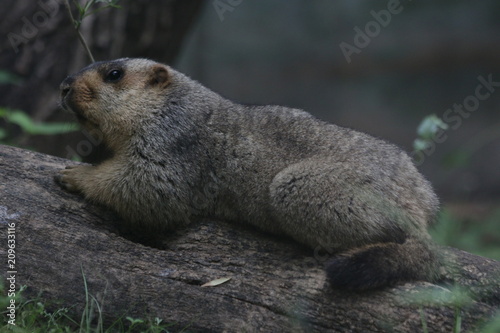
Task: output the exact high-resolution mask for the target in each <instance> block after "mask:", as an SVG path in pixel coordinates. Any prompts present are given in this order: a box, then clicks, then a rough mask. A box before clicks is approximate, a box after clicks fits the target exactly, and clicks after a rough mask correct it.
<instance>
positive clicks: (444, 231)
mask: <svg viewBox="0 0 500 333" xmlns="http://www.w3.org/2000/svg"><path fill="white" fill-rule="evenodd" d="M430 232H431V234H432V237H433V239H434V240H435V241H436V242H437V243H438V244H441V245H448V246H452V247H456V248H458V249H461V250H464V251H467V252H470V253H474V254H477V255H480V256H484V257H488V258H492V259H496V260H500V245H499V244H500V209H499V210H496V211H495V212H493V213H492V214H490V215H489V216H488V217H487V218H483V219H482V220H474V219H470V218H462V219H459V218H456V217H454V216H453V215H452V213H450V211H448V210H443V212H441V214H440V217H439V221H438V223H436V226H435V227H434V228H432V229H431V230H430Z"/></svg>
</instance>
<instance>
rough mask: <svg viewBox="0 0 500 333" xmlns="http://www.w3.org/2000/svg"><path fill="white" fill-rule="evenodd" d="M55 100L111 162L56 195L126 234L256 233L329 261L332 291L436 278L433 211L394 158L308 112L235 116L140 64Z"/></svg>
mask: <svg viewBox="0 0 500 333" xmlns="http://www.w3.org/2000/svg"><path fill="white" fill-rule="evenodd" d="M120 73H121V75H120ZM61 90H62V99H61V104H62V106H63V108H65V109H68V110H71V111H73V112H74V113H75V114H76V115H77V117H78V119H79V121H80V122H81V123H82V124H83V126H85V127H86V128H88V129H93V130H99V131H101V132H102V134H103V137H104V140H105V142H106V144H107V145H108V146H109V147H110V149H111V150H112V151H113V157H112V158H110V159H108V160H107V161H104V162H103V163H101V164H99V165H96V166H78V167H74V168H70V169H66V170H63V171H62V174H61V176H60V177H58V181H59V182H60V183H61V184H62V185H63V186H64V187H65V188H67V189H68V190H72V191H78V192H82V193H83V194H84V195H85V196H86V197H87V198H88V199H89V200H92V201H94V202H98V203H101V204H104V205H107V206H108V207H110V208H112V209H114V210H115V211H116V212H118V213H119V214H120V215H121V216H122V217H123V218H124V220H125V221H126V223H128V224H129V225H130V226H131V227H140V228H141V229H152V230H157V229H163V230H168V229H172V228H176V227H178V226H179V225H185V224H187V223H189V222H190V221H193V220H196V219H198V218H203V217H209V218H215V219H223V220H228V221H235V222H246V223H249V224H253V225H255V226H257V227H259V228H261V229H263V230H266V231H269V232H273V233H277V234H285V235H288V236H289V237H291V238H293V239H295V240H296V241H299V242H301V243H304V244H306V245H308V246H310V247H311V248H313V249H317V248H324V249H327V250H328V251H333V252H335V253H337V256H336V257H335V258H334V259H333V260H332V261H331V263H330V264H329V268H328V269H327V271H328V275H329V277H330V281H331V282H332V284H333V285H334V286H337V287H345V288H351V289H361V290H362V289H373V288H378V287H382V286H386V285H391V284H394V283H396V282H398V281H404V280H410V279H428V280H431V279H433V278H434V276H435V271H436V265H437V262H438V260H437V257H436V255H435V254H434V253H433V251H432V250H431V248H432V246H431V245H430V242H429V236H428V234H427V231H426V228H427V226H428V224H429V223H430V222H431V221H432V220H433V218H434V215H435V213H436V210H437V208H438V200H437V198H436V196H435V194H434V192H433V191H432V188H431V186H430V185H429V183H428V182H427V181H426V180H425V179H424V178H423V177H422V176H421V175H420V174H419V173H418V171H417V170H416V169H415V167H414V165H413V164H412V161H411V160H410V158H409V157H408V156H407V155H406V154H405V153H404V152H402V151H401V150H400V149H398V148H397V147H395V146H393V145H391V144H388V143H386V142H384V141H381V140H378V139H375V138H373V137H370V136H368V135H366V134H363V133H359V132H356V131H353V130H349V129H346V128H342V127H338V126H335V125H332V124H327V123H324V122H322V121H319V120H317V119H315V118H314V117H312V116H311V115H310V114H308V113H306V112H304V111H302V110H297V109H291V108H286V107H280V106H243V105H239V104H236V103H233V102H231V101H228V100H226V99H224V98H222V97H220V96H219V95H217V94H216V93H214V92H212V91H210V90H209V89H207V88H205V87H203V86H201V85H200V84H198V83H197V82H195V81H193V80H191V79H189V78H187V77H186V76H184V75H182V74H181V73H179V72H177V71H175V70H173V69H172V68H170V67H168V66H165V65H162V64H159V63H155V62H153V61H150V60H145V59H118V60H115V61H110V62H101V63H96V64H93V65H91V66H89V67H87V68H84V69H83V70H82V71H80V72H79V73H77V74H75V75H73V76H70V77H68V78H67V79H66V80H65V81H64V82H63V83H62V84H61Z"/></svg>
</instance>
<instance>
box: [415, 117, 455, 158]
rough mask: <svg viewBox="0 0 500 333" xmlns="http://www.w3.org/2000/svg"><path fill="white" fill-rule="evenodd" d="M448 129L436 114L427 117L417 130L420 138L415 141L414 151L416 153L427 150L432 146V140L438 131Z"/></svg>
mask: <svg viewBox="0 0 500 333" xmlns="http://www.w3.org/2000/svg"><path fill="white" fill-rule="evenodd" d="M447 128H448V125H447V124H445V123H444V122H443V121H442V120H441V118H439V117H438V116H436V115H435V114H431V115H429V116H427V117H425V118H424V119H423V120H422V122H421V123H420V125H419V126H418V128H417V135H418V137H417V138H416V139H415V141H413V149H414V150H415V151H422V150H425V149H427V148H428V147H429V146H430V145H431V144H432V140H433V139H434V136H435V135H436V134H437V133H438V131H440V130H446V129H447Z"/></svg>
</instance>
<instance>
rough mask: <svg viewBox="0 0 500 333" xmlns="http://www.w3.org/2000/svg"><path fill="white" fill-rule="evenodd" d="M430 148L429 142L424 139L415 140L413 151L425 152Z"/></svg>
mask: <svg viewBox="0 0 500 333" xmlns="http://www.w3.org/2000/svg"><path fill="white" fill-rule="evenodd" d="M428 146H429V141H427V140H422V139H415V141H413V149H414V150H416V151H421V150H425V149H426V148H427V147H428Z"/></svg>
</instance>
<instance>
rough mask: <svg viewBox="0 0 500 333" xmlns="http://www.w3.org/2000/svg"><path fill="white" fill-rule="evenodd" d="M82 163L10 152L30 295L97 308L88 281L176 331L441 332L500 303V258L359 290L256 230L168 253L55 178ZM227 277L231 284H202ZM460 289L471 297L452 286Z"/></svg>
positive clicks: (5, 151)
mask: <svg viewBox="0 0 500 333" xmlns="http://www.w3.org/2000/svg"><path fill="white" fill-rule="evenodd" d="M74 163H75V162H71V161H68V160H64V159H61V158H57V157H52V156H49V155H43V154H40V153H34V152H31V151H26V150H21V149H18V148H12V147H8V146H0V170H1V172H0V189H1V191H0V228H1V229H0V238H1V243H0V255H1V256H2V258H6V256H7V233H8V224H11V226H12V223H14V224H15V228H14V229H15V237H16V247H15V254H16V258H15V260H16V261H15V267H14V269H13V268H12V267H11V268H7V269H5V270H3V271H2V272H1V273H0V274H1V275H2V277H3V278H4V279H5V278H6V277H7V275H8V273H7V271H9V270H15V271H17V273H16V283H17V285H18V286H20V285H27V286H28V289H27V292H28V295H38V294H39V293H41V297H42V298H43V299H44V300H46V301H51V300H58V301H60V302H59V303H58V304H59V305H60V306H68V307H70V306H73V305H75V307H73V308H72V309H73V310H74V311H75V313H81V309H82V307H83V306H84V304H85V292H84V282H83V274H84V275H85V279H86V281H87V284H88V290H89V292H90V293H91V294H92V295H94V296H96V297H97V298H98V299H99V301H100V304H101V306H102V307H103V311H104V315H105V317H106V318H107V319H109V320H112V319H116V318H118V317H120V316H122V315H124V314H127V315H129V316H133V317H140V318H145V317H151V318H154V317H158V318H161V319H163V320H164V321H165V322H171V323H176V325H175V326H174V327H173V328H172V330H173V331H176V330H177V331H178V330H182V329H183V328H185V327H189V330H190V331H199V332H233V331H248V332H256V331H262V332H325V331H332V332H387V331H389V330H391V329H392V330H393V331H395V332H422V331H423V330H422V320H421V316H422V315H423V316H424V318H425V323H426V324H427V327H428V330H429V332H451V331H452V328H453V325H454V315H455V310H456V308H457V307H458V306H460V313H461V321H462V329H463V331H467V332H469V331H474V330H475V329H477V328H478V327H479V325H480V324H481V323H482V322H484V321H485V320H488V319H490V318H491V317H492V316H493V315H494V313H495V311H496V310H497V309H498V308H499V307H500V281H499V274H500V262H497V261H494V260H491V259H486V258H483V257H479V256H475V255H472V254H469V253H466V252H463V251H460V250H456V249H452V248H443V249H442V250H443V253H444V254H445V256H446V257H447V258H449V263H448V265H447V266H446V267H443V274H442V275H443V276H442V278H443V281H444V282H443V283H442V285H435V284H431V283H427V282H418V281H417V282H412V283H406V284H402V285H399V286H397V287H394V288H388V289H385V290H381V291H376V292H369V293H348V292H345V291H337V290H333V289H332V288H330V286H329V285H328V283H327V282H325V274H324V272H323V268H322V266H323V261H322V256H320V254H319V253H316V254H314V253H313V251H311V250H309V249H306V248H303V247H301V246H298V245H297V244H295V243H294V242H293V241H290V240H288V239H281V238H278V237H274V236H271V235H267V234H264V233H262V232H260V231H258V230H254V229H252V228H249V227H245V226H240V225H229V224H226V223H223V222H215V221H203V222H201V223H196V224H192V225H190V226H189V227H188V228H186V229H184V230H179V231H177V232H175V233H173V234H169V235H163V236H162V237H164V239H163V242H162V244H161V246H158V247H149V246H145V245H142V244H139V243H136V242H132V241H131V240H129V239H127V238H125V237H123V235H122V233H120V232H119V229H120V228H119V223H120V220H119V218H117V217H116V216H115V215H114V214H113V213H111V212H110V211H108V210H106V209H105V208H102V207H98V206H96V205H93V204H91V203H88V202H86V201H84V200H83V199H82V198H81V197H80V196H78V195H75V194H70V193H67V192H65V191H63V190H62V189H61V188H59V187H58V186H57V185H56V184H55V183H54V181H53V176H54V175H55V174H56V173H57V172H58V170H60V169H62V168H64V167H65V166H66V165H68V164H74ZM11 230H12V229H11ZM11 233H12V231H11ZM4 260H5V259H4ZM82 272H83V274H82ZM224 277H230V278H231V280H229V281H228V282H226V283H224V284H221V285H218V286H215V287H206V288H203V287H201V285H202V284H204V283H206V282H209V281H212V280H214V279H218V278H224ZM454 283H456V284H458V285H461V286H464V287H466V288H467V294H468V297H469V298H470V299H469V301H467V302H463V301H460V299H459V298H460V297H458V296H457V295H456V294H454V293H453V292H451V291H450V288H448V287H446V286H449V285H452V284H454Z"/></svg>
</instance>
